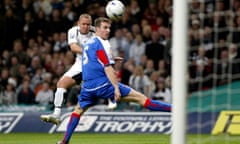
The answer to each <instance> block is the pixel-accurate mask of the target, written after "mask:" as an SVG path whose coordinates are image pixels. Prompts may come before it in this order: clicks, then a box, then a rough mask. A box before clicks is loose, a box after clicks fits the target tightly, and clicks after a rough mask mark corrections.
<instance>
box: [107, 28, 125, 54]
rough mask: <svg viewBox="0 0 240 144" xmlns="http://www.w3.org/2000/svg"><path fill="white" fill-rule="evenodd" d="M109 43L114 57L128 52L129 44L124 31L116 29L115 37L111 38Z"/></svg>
mask: <svg viewBox="0 0 240 144" xmlns="http://www.w3.org/2000/svg"><path fill="white" fill-rule="evenodd" d="M109 42H110V45H111V48H112V51H113V56H115V57H117V56H119V52H120V51H123V52H125V51H126V50H125V48H126V45H127V43H128V42H127V40H126V38H125V37H124V36H123V31H122V29H116V31H115V33H114V37H112V38H110V39H109Z"/></svg>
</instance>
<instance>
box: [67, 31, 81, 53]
mask: <svg viewBox="0 0 240 144" xmlns="http://www.w3.org/2000/svg"><path fill="white" fill-rule="evenodd" d="M68 45H69V47H70V49H71V51H72V52H74V53H79V54H82V47H81V46H80V44H79V43H78V29H77V28H76V27H72V28H70V29H69V30H68Z"/></svg>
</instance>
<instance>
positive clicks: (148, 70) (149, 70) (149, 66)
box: [143, 59, 155, 77]
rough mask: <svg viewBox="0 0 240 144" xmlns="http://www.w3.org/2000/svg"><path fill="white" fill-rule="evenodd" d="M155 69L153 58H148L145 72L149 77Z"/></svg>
mask: <svg viewBox="0 0 240 144" xmlns="http://www.w3.org/2000/svg"><path fill="white" fill-rule="evenodd" d="M154 71H155V69H154V63H153V60H151V59H148V60H147V63H146V67H145V68H144V71H143V72H144V74H145V75H146V76H148V77H150V76H151V74H152V73H153V72H154Z"/></svg>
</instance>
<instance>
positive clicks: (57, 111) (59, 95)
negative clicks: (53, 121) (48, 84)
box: [53, 88, 67, 116]
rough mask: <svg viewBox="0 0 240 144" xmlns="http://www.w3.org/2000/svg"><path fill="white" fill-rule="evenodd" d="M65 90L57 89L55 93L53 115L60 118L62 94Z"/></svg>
mask: <svg viewBox="0 0 240 144" xmlns="http://www.w3.org/2000/svg"><path fill="white" fill-rule="evenodd" d="M66 91H67V90H66V89H65V88H57V90H56V92H55V97H54V106H55V108H54V112H53V114H55V115H57V116H60V114H61V107H62V104H63V98H64V93H65V92H66Z"/></svg>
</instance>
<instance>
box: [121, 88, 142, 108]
mask: <svg viewBox="0 0 240 144" xmlns="http://www.w3.org/2000/svg"><path fill="white" fill-rule="evenodd" d="M146 99H147V97H146V96H145V95H143V94H142V93H140V92H138V91H136V90H134V89H131V91H130V92H129V94H128V95H127V96H124V97H122V98H121V100H122V101H126V102H136V103H139V104H140V105H144V103H145V101H146Z"/></svg>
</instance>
